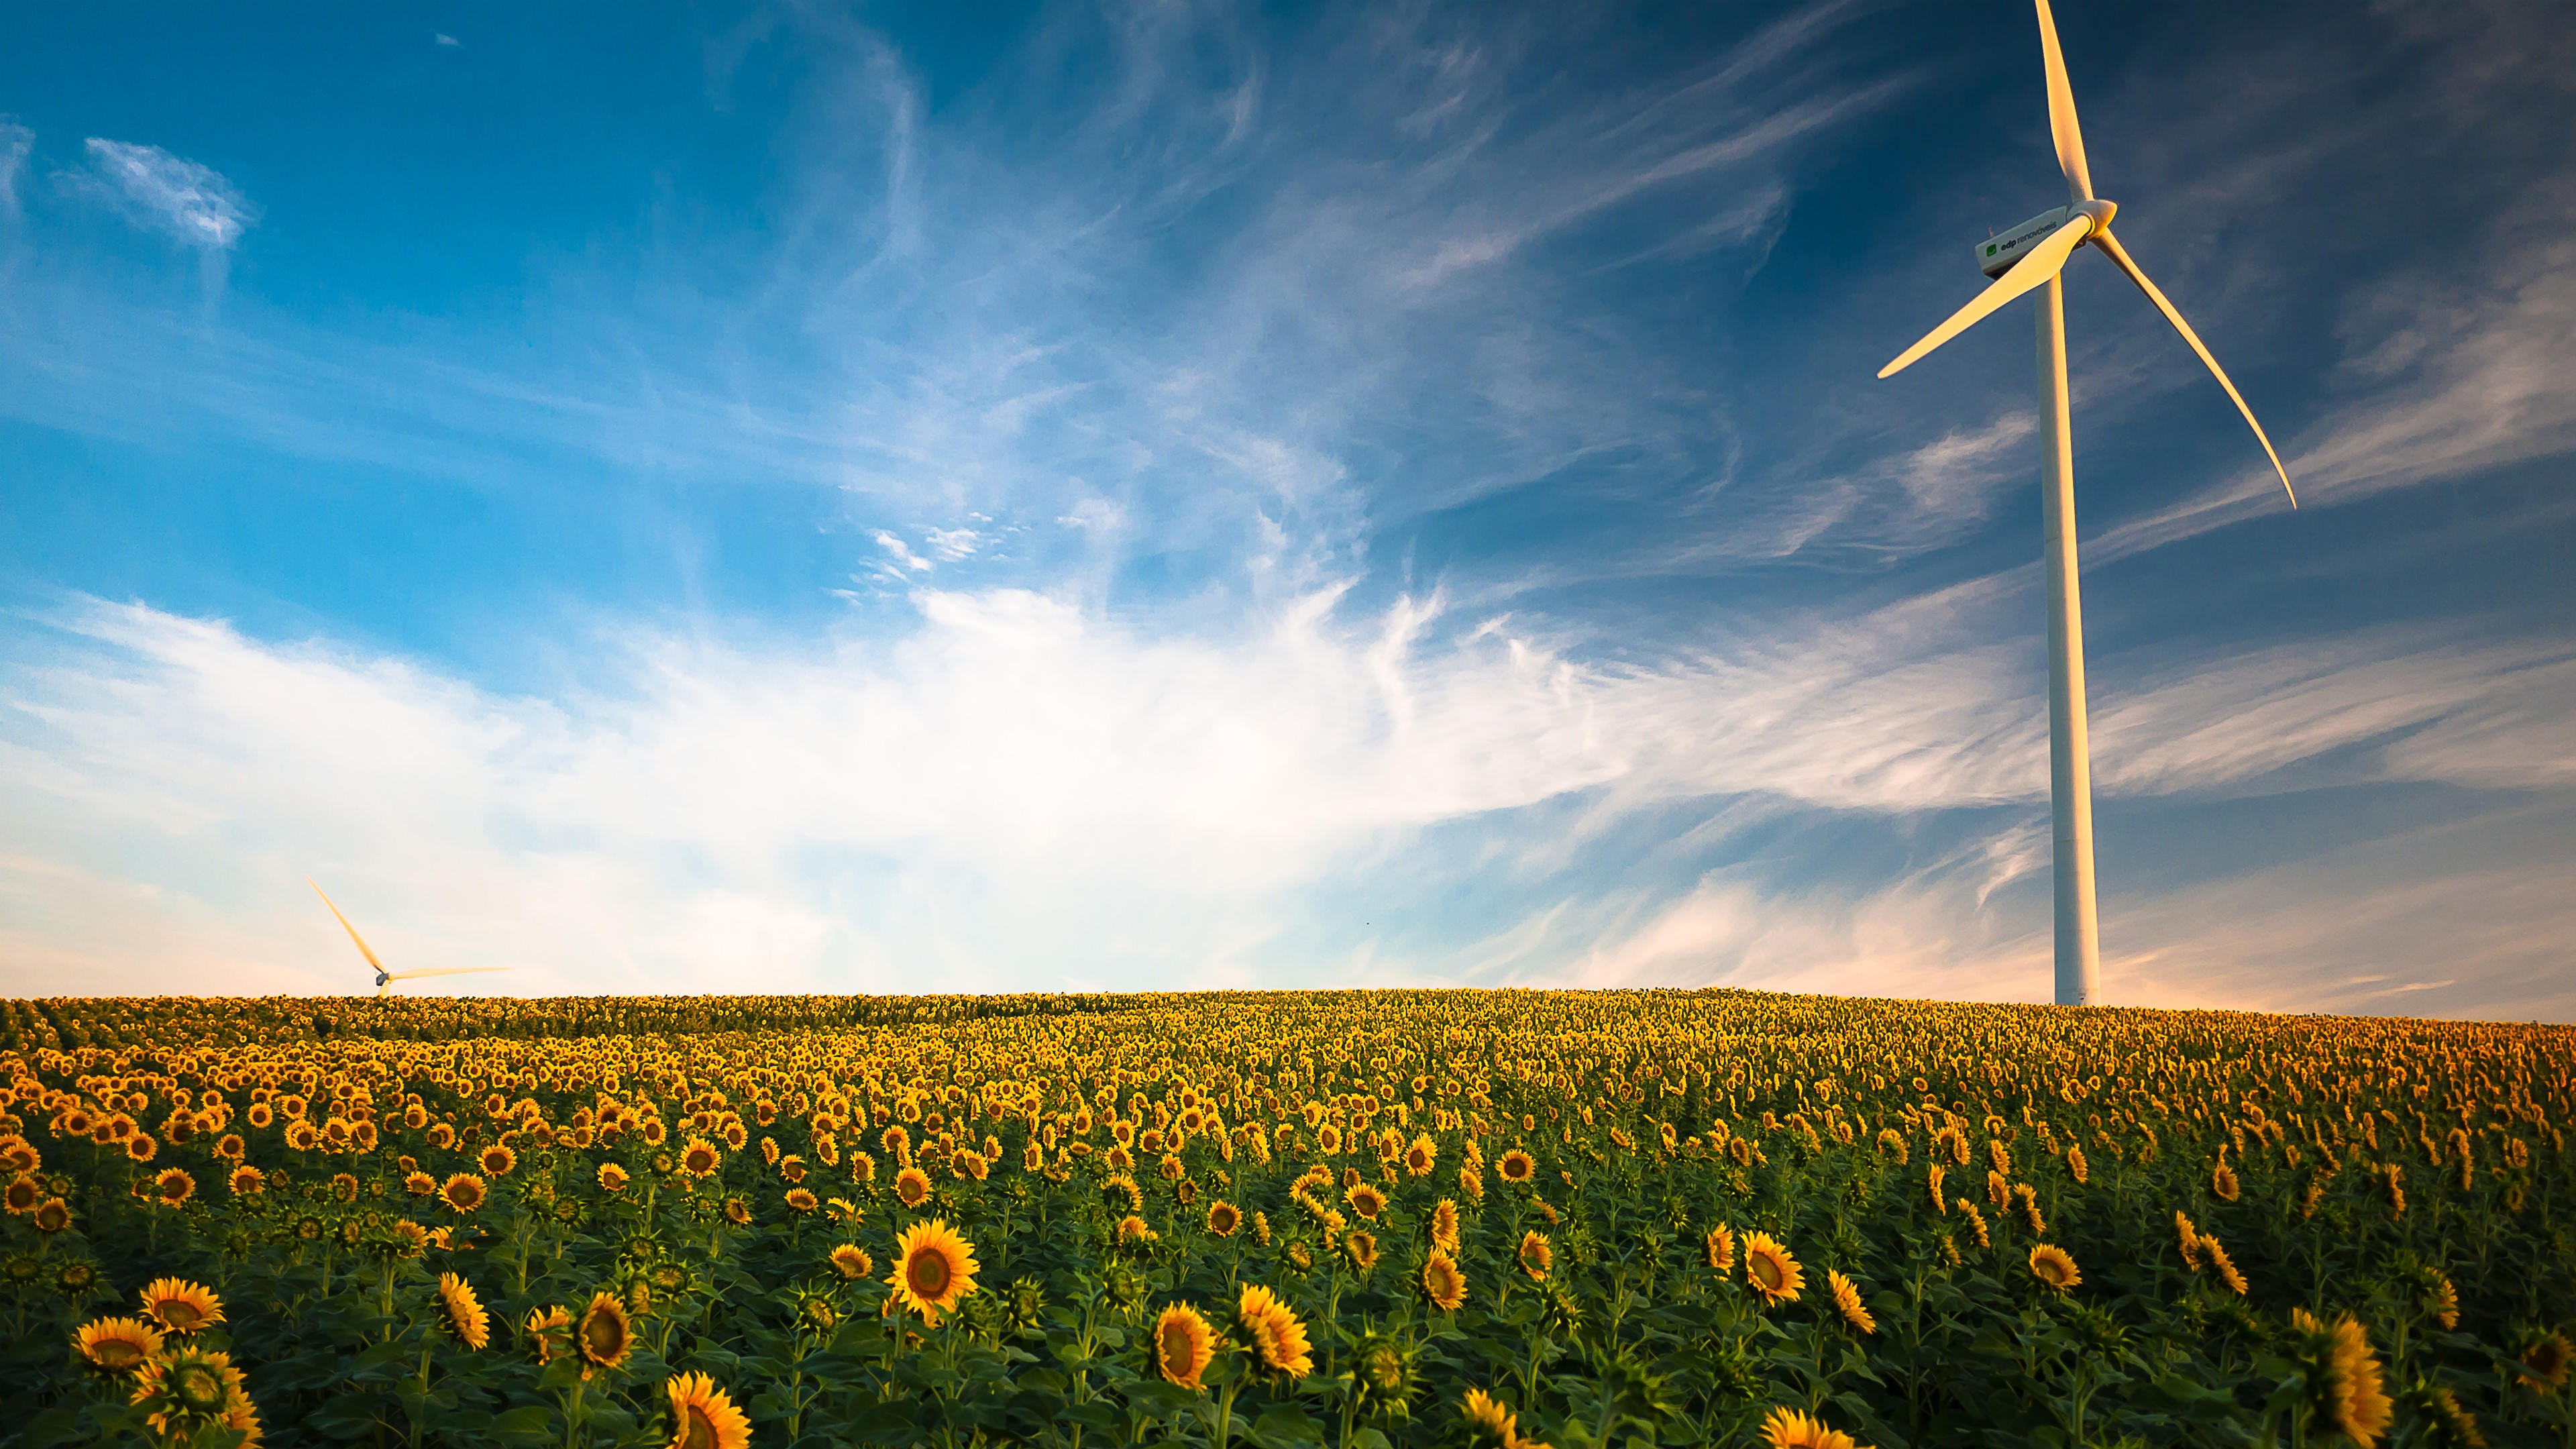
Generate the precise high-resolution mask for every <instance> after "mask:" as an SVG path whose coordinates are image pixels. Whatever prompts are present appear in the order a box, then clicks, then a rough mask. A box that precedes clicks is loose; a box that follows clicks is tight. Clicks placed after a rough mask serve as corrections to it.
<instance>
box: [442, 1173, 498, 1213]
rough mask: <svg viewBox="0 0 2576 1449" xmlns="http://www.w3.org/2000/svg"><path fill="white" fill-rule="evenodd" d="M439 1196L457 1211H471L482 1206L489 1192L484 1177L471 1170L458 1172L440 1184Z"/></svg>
mask: <svg viewBox="0 0 2576 1449" xmlns="http://www.w3.org/2000/svg"><path fill="white" fill-rule="evenodd" d="M438 1196H439V1199H440V1200H441V1201H442V1202H445V1203H446V1204H447V1205H448V1206H449V1207H450V1208H452V1209H454V1210H455V1211H457V1212H460V1213H470V1212H472V1211H474V1210H475V1209H476V1208H479V1207H481V1206H482V1205H483V1200H484V1199H485V1198H486V1197H487V1196H489V1194H488V1193H487V1192H486V1191H485V1190H484V1186H483V1179H481V1178H479V1177H476V1176H475V1175H474V1174H473V1173H470V1172H458V1173H452V1174H450V1175H449V1176H448V1179H447V1181H446V1182H444V1183H442V1184H440V1185H439V1189H438Z"/></svg>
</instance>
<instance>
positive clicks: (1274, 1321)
mask: <svg viewBox="0 0 2576 1449" xmlns="http://www.w3.org/2000/svg"><path fill="white" fill-rule="evenodd" d="M1235 1325H1236V1327H1237V1328H1239V1329H1240V1330H1241V1331H1242V1333H1243V1338H1244V1341H1245V1342H1246V1343H1247V1344H1248V1345H1250V1347H1251V1349H1252V1352H1253V1356H1254V1358H1255V1359H1257V1360H1258V1361H1259V1363H1260V1365H1261V1367H1262V1369H1263V1371H1264V1372H1267V1373H1270V1374H1274V1375H1277V1376H1278V1377H1280V1378H1288V1379H1302V1378H1304V1377H1305V1376H1306V1375H1308V1374H1310V1373H1313V1372H1314V1371H1315V1358H1314V1346H1313V1344H1311V1343H1310V1342H1309V1341H1308V1340H1307V1337H1306V1325H1305V1324H1304V1323H1303V1322H1301V1321H1300V1320H1299V1319H1298V1317H1297V1312H1296V1310H1295V1309H1293V1308H1290V1307H1289V1306H1288V1305H1287V1304H1285V1303H1282V1302H1280V1301H1279V1296H1278V1295H1277V1294H1275V1293H1272V1292H1271V1291H1270V1290H1269V1289H1267V1288H1264V1287H1261V1286H1260V1285H1258V1284H1254V1285H1251V1286H1248V1287H1246V1288H1245V1289H1244V1290H1243V1295H1242V1296H1241V1297H1240V1298H1239V1299H1237V1300H1236V1302H1235Z"/></svg>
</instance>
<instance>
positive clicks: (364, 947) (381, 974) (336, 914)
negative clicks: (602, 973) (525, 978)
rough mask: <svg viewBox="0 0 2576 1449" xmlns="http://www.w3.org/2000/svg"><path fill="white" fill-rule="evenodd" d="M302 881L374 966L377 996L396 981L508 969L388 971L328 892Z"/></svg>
mask: <svg viewBox="0 0 2576 1449" xmlns="http://www.w3.org/2000/svg"><path fill="white" fill-rule="evenodd" d="M304 883H305V884H306V885H309V886H312V887H313V894H315V895H317V896H320V897H322V904H324V905H326V906H331V915H332V917H333V918H334V919H336V920H338V921H339V923H340V929H341V930H343V931H346V932H348V933H349V939H350V940H352V941H355V942H357V943H358V954H359V955H361V956H364V957H366V958H367V964H368V965H370V966H373V967H374V968H376V995H377V996H379V997H382V996H383V995H384V994H385V988H386V987H388V986H391V985H392V984H393V983H395V982H397V981H413V980H417V979H419V978H420V977H423V976H471V975H473V974H474V973H476V972H478V971H507V970H509V969H510V968H509V967H507V966H433V967H430V968H429V969H427V970H424V971H388V970H386V969H385V963H384V962H382V961H379V960H377V959H376V953H375V950H374V949H373V948H372V947H370V946H368V944H367V938H366V937H364V936H361V935H359V934H358V928H357V927H355V926H352V925H350V924H349V918H348V917H347V916H343V915H341V914H340V908H339V907H338V906H332V905H331V897H330V895H329V893H327V892H325V891H324V890H323V889H322V887H321V886H320V885H319V884H318V883H316V882H315V881H314V879H313V877H311V876H309V875H308V876H306V877H305V878H304Z"/></svg>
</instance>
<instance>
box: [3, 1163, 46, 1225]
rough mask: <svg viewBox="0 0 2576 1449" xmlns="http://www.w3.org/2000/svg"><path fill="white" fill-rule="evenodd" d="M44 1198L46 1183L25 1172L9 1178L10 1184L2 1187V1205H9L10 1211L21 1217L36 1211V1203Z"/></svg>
mask: <svg viewBox="0 0 2576 1449" xmlns="http://www.w3.org/2000/svg"><path fill="white" fill-rule="evenodd" d="M44 1200H45V1188H44V1185H43V1184H42V1183H39V1182H38V1181H36V1179H35V1178H33V1177H30V1176H28V1175H27V1174H25V1173H20V1174H19V1175H18V1176H16V1177H13V1178H11V1179H9V1186H8V1187H7V1188H6V1189H0V1205H5V1206H7V1208H8V1209H9V1211H10V1212H12V1213H15V1214H17V1215H19V1216H21V1217H23V1216H25V1215H26V1214H28V1213H31V1212H34V1211H35V1210H36V1204H38V1203H40V1202H43V1201H44Z"/></svg>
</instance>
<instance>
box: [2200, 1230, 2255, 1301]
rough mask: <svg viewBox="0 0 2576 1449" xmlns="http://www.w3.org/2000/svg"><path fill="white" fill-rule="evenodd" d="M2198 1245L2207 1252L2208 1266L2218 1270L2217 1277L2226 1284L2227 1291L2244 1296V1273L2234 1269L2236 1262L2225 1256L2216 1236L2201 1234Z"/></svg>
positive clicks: (2225, 1252) (2224, 1250) (2240, 1296)
mask: <svg viewBox="0 0 2576 1449" xmlns="http://www.w3.org/2000/svg"><path fill="white" fill-rule="evenodd" d="M2200 1246H2201V1250H2202V1251H2204V1252H2206V1253H2208V1254H2209V1266H2211V1267H2213V1268H2215V1269H2217V1270H2218V1276H2219V1278H2220V1279H2221V1280H2222V1281H2224V1282H2225V1283H2226V1284H2227V1291H2228V1292H2230V1293H2233V1294H2235V1295H2236V1296H2237V1297H2239V1298H2242V1297H2244V1296H2245V1275H2244V1274H2242V1273H2239V1272H2237V1271H2236V1263H2235V1261H2234V1260H2233V1259H2231V1258H2229V1257H2228V1256H2227V1250H2226V1249H2225V1248H2222V1247H2220V1246H2219V1245H2218V1240H2217V1239H2216V1238H2213V1237H2209V1236H2206V1235H2203V1236H2202V1238H2201V1240H2200Z"/></svg>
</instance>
